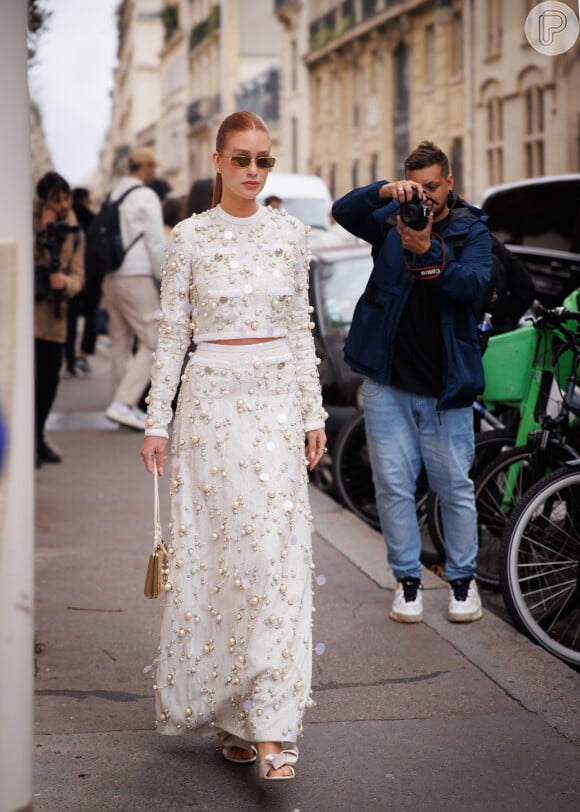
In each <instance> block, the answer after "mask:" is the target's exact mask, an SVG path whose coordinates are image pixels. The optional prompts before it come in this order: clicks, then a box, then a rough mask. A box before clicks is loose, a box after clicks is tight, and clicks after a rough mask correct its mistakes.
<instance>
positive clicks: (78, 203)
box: [64, 186, 101, 377]
mask: <svg viewBox="0 0 580 812" xmlns="http://www.w3.org/2000/svg"><path fill="white" fill-rule="evenodd" d="M72 199H73V204H72V207H73V211H74V213H75V217H76V218H77V221H78V224H79V226H80V227H81V228H82V230H83V233H84V234H86V232H87V229H88V227H89V226H90V224H91V223H92V221H93V218H94V216H95V215H94V212H93V210H92V209H91V194H90V192H89V190H88V189H86V188H85V187H84V186H77V187H76V188H75V189H73V191H72ZM94 276H95V275H94V274H91V268H90V263H87V261H86V255H85V284H84V285H83V289H82V290H81V292H80V293H77V294H76V296H73V297H72V299H71V300H70V302H69V304H68V308H67V314H66V316H67V329H66V341H65V345H64V358H65V363H66V370H67V373H68V374H69V375H71V376H73V377H75V376H76V374H77V369H80V370H81V372H84V373H89V372H90V371H91V367H90V364H89V356H91V355H94V354H95V345H96V342H97V333H96V326H95V322H96V315H97V309H98V307H99V302H100V300H101V282H100V278H98V279H95V278H94ZM81 316H82V317H83V319H84V324H83V333H82V337H81V346H80V351H79V354H78V355H77V351H76V346H77V322H78V320H79V317H81Z"/></svg>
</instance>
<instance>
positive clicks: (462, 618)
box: [447, 609, 483, 623]
mask: <svg viewBox="0 0 580 812" xmlns="http://www.w3.org/2000/svg"><path fill="white" fill-rule="evenodd" d="M482 617H483V611H482V610H481V609H479V610H478V611H477V612H472V613H471V614H470V615H467V614H466V615H461V614H460V615H456V614H454V613H453V612H448V613H447V620H448V621H449V622H450V623H473V622H474V621H475V620H481V618H482Z"/></svg>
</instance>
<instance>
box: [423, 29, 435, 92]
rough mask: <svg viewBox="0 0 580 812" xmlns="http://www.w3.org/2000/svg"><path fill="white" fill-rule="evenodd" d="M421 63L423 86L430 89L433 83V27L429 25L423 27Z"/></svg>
mask: <svg viewBox="0 0 580 812" xmlns="http://www.w3.org/2000/svg"><path fill="white" fill-rule="evenodd" d="M423 61H424V64H423V76H424V79H425V86H427V87H431V86H432V85H433V83H434V82H435V26H434V25H431V24H430V25H428V26H426V27H425V47H424V49H423Z"/></svg>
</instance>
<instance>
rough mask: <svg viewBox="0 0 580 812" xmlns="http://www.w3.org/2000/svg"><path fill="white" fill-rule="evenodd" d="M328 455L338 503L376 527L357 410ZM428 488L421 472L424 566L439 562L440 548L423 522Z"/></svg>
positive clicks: (419, 513)
mask: <svg viewBox="0 0 580 812" xmlns="http://www.w3.org/2000/svg"><path fill="white" fill-rule="evenodd" d="M333 451H334V453H333V456H332V478H333V482H334V486H335V490H336V494H337V496H338V498H339V500H340V502H341V503H342V504H343V505H344V507H346V508H347V509H348V510H350V511H351V512H352V513H354V514H355V516H358V517H359V519H362V520H363V522H366V523H367V524H368V525H370V526H371V527H373V528H374V529H375V530H380V529H381V525H380V521H379V512H378V509H377V503H376V497H375V486H374V484H373V477H372V470H371V464H370V460H369V453H368V448H367V439H366V432H365V424H364V415H363V414H362V413H361V414H360V415H358V416H357V417H355V419H354V420H353V421H351V422H350V423H347V424H346V425H345V426H344V427H343V428H342V429H341V431H340V433H339V435H338V437H337V439H336V444H335V448H334V450H333ZM428 494H429V488H428V485H427V478H426V476H425V474H424V471H422V472H421V474H420V475H419V477H418V480H417V493H416V497H415V509H416V513H417V520H418V522H419V532H420V535H421V561H422V562H423V564H426V565H427V566H430V565H433V564H438V563H439V562H440V561H441V558H442V553H443V550H442V549H440V548H438V547H437V546H435V545H434V544H433V542H432V541H431V536H430V535H429V526H428V521H427V499H428Z"/></svg>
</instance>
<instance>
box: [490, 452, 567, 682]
mask: <svg viewBox="0 0 580 812" xmlns="http://www.w3.org/2000/svg"><path fill="white" fill-rule="evenodd" d="M500 579H501V586H502V592H503V596H504V601H505V604H506V607H507V609H508V611H509V613H510V615H511V617H512V619H513V621H514V624H515V625H516V627H517V628H518V629H519V630H520V631H522V632H524V634H527V635H528V637H530V638H531V639H532V640H534V641H535V642H536V643H539V645H540V646H542V647H543V648H545V649H546V650H547V651H549V652H550V653H551V654H555V655H556V657H559V658H560V659H561V660H564V662H567V663H571V664H573V665H575V666H580V469H579V463H572V464H571V465H570V466H569V467H568V466H566V468H563V469H562V470H559V471H556V472H553V473H552V474H549V475H548V476H546V477H544V478H543V479H541V480H540V481H539V482H537V483H536V485H535V486H534V487H533V488H531V489H530V490H529V491H528V492H527V493H526V495H525V496H524V498H523V499H522V500H521V502H520V503H519V505H517V506H516V507H515V508H514V510H513V512H512V515H511V516H510V519H509V522H508V524H507V526H506V529H505V533H504V537H503V540H502V544H501V551H500Z"/></svg>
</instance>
